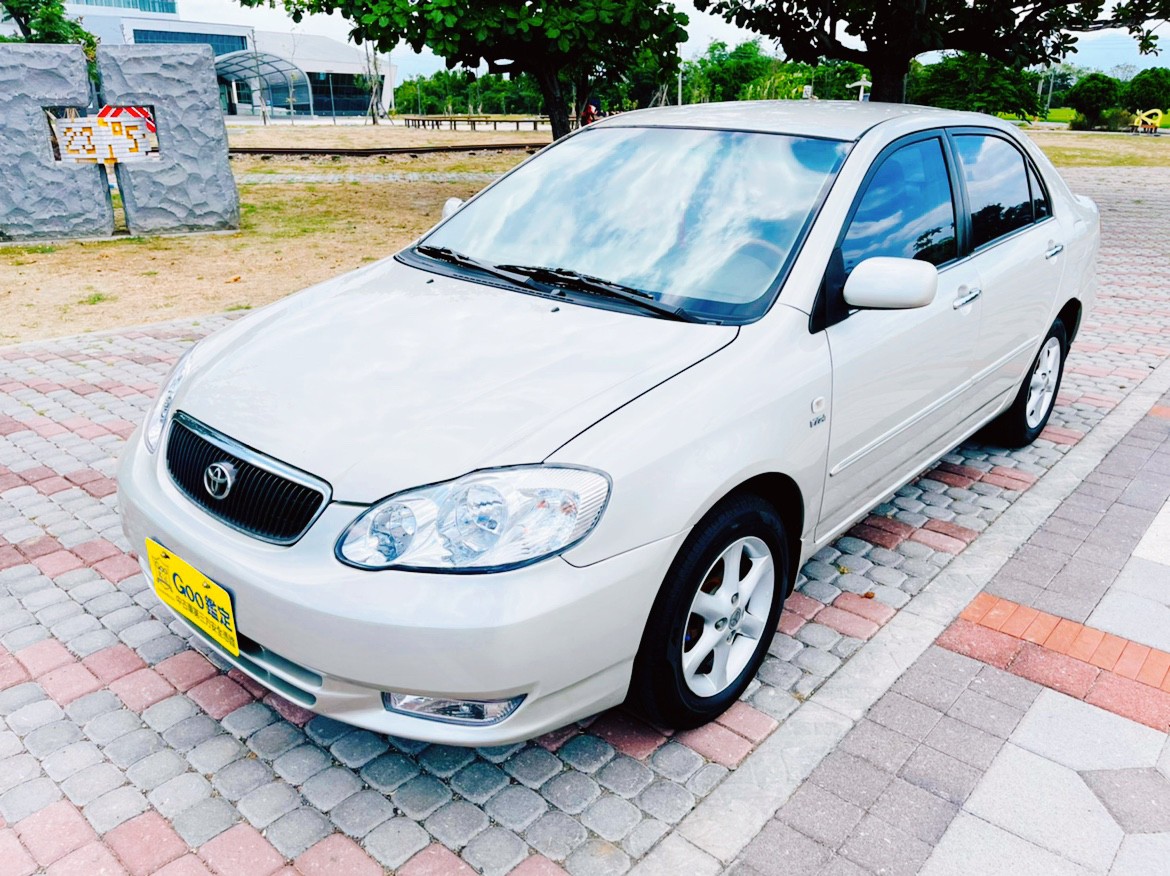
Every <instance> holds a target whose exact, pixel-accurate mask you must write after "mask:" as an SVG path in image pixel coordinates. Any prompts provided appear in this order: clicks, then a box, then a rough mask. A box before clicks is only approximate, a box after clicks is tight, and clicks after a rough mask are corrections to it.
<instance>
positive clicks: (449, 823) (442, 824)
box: [425, 800, 488, 851]
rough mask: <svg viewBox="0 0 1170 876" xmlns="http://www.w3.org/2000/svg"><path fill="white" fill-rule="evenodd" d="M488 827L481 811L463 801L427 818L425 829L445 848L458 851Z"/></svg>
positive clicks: (451, 804)
mask: <svg viewBox="0 0 1170 876" xmlns="http://www.w3.org/2000/svg"><path fill="white" fill-rule="evenodd" d="M487 826H488V817H487V816H486V815H484V813H483V810H482V809H480V808H479V807H477V806H473V805H472V804H471V803H467V802H465V801H463V800H455V801H452V802H450V803H448V804H446V805H445V806H443V807H442V808H440V809H438V810H437V811H436V812H435V813H434V814H432V815H431V816H430V817H429V818H427V820H426V822H425V827H426V829H427V830H428V831H429V832H430V834H431V835H432V836H433V837H434V838H435V839H437V840H438V841H439V842H441V843H442V844H443V845H445V846H447V848H449V849H452V850H454V851H459V850H460V849H461V848H463V847H464V846H465V845H467V843H469V842H470V841H471V839H472V837H474V836H475V835H476V834H478V833H480V832H481V831H483V830H485V829H486V828H487Z"/></svg>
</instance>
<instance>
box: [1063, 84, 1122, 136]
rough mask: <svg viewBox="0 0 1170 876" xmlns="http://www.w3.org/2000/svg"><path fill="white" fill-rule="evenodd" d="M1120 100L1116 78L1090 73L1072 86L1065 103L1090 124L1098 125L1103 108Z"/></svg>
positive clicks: (1107, 107) (1113, 105)
mask: <svg viewBox="0 0 1170 876" xmlns="http://www.w3.org/2000/svg"><path fill="white" fill-rule="evenodd" d="M1120 100H1121V88H1120V87H1119V85H1118V82H1117V80H1116V79H1114V78H1112V77H1110V76H1106V75H1105V74H1104V73H1090V74H1089V75H1088V76H1085V77H1084V78H1083V79H1080V80H1079V81H1078V82H1077V84H1076V85H1074V86H1073V87H1072V89H1071V90H1070V91H1069V93H1068V96H1067V97H1066V98H1065V103H1067V104H1068V105H1069V106H1071V107H1072V108H1073V109H1075V110H1076V111H1077V112H1078V113H1080V114H1081V115H1083V116H1084V117H1085V118H1086V119H1088V121H1089V124H1090V125H1098V124H1100V122H1101V116H1102V115H1103V114H1104V112H1105V110H1107V109H1112V108H1113V107H1115V106H1117V104H1118V103H1119V102H1120Z"/></svg>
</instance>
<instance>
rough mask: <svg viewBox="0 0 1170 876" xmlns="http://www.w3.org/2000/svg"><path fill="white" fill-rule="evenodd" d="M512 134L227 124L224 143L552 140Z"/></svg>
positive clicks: (361, 145)
mask: <svg viewBox="0 0 1170 876" xmlns="http://www.w3.org/2000/svg"><path fill="white" fill-rule="evenodd" d="M523 127H527V130H520V131H516V129H515V126H514V125H513V124H512V123H510V122H500V129H499V130H498V131H492V130H487V131H484V130H483V129H482V127H477V130H476V131H475V133H474V134H473V133H471V132H470V131H467V130H459V131H433V130H425V131H423V130H419V129H417V128H407V127H404V126H403V125H402V123H397V124H392V125H391V124H386V123H382V124H378V125H356V124H342V125H311V126H310V125H295V124H294V125H289V124H288V123H287V122H281V123H280V124H272V125H257V124H239V123H236V124H231V123H230V122H229V124H228V143H230V144H231V145H232V146H251V147H257V148H272V147H277V146H279V147H284V148H286V149H288V148H293V147H298V146H300V147H307V148H315V149H329V148H340V149H372V148H375V147H378V146H447V145H451V144H462V143H467V142H475V143H484V144H491V143H538V144H542V145H543V144H545V143H548V142H549V141H550V140H551V139H552V135H551V134H549V132H548V131H547V130H546V131H533V130H532V125H526V126H523Z"/></svg>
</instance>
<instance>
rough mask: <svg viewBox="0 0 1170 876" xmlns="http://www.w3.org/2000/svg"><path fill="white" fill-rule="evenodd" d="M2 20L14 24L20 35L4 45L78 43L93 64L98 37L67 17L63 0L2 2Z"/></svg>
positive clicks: (0, 14)
mask: <svg viewBox="0 0 1170 876" xmlns="http://www.w3.org/2000/svg"><path fill="white" fill-rule="evenodd" d="M0 21H11V22H12V23H13V24H15V25H16V29H17V31H18V33H19V36H17V37H15V38H12V37H8V38H5V37H3V36H0V41H3V42H25V43H76V44H79V45H80V46H81V47H82V48H83V49H84V50H85V56H86V58H88V59H89V61H90V62H92V61H93V60H94V55H95V53H96V51H97V38H96V37H95V36H94V35H93V34H91V33H90V32H89V31H87V30H86V29H85V28H84V27H82V26H81V22H80V21H78V20H77V19H74V18H69V17H68V16H67V15H66V14H65V4H64V3H62V2H61V0H0Z"/></svg>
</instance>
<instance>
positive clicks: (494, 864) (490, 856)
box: [463, 827, 528, 876]
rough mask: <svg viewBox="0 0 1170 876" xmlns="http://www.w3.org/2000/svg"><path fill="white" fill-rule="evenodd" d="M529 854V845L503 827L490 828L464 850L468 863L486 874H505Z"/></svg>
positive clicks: (493, 875)
mask: <svg viewBox="0 0 1170 876" xmlns="http://www.w3.org/2000/svg"><path fill="white" fill-rule="evenodd" d="M527 855H528V845H527V844H526V843H525V842H524V841H523V840H522V839H520V837H518V836H516V834H514V833H512V832H511V831H509V830H504V829H503V828H501V827H490V828H488V829H487V830H485V831H484V832H483V833H481V834H479V835H478V836H476V837H475V838H474V839H473V840H471V842H470V843H468V844H467V848H465V849H464V850H463V857H464V858H466V859H467V861H468V863H470V864H471V865H472V866H473V867H475V868H476V870H478V871H479V872H481V873H483V874H485V876H503V874H505V873H508V872H510V871H511V870H512V868H513V867H515V866H516V865H517V864H519V863H520V862H521V861H523V860H524V858H525V857H527Z"/></svg>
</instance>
